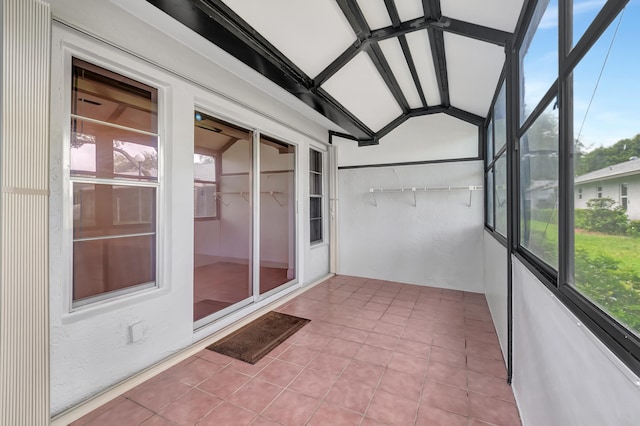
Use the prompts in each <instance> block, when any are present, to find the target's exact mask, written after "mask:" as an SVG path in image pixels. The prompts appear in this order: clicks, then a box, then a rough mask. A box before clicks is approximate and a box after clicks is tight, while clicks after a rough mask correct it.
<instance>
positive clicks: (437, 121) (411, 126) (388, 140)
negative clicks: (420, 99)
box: [333, 114, 478, 166]
mask: <svg viewBox="0 0 640 426" xmlns="http://www.w3.org/2000/svg"><path fill="white" fill-rule="evenodd" d="M333 140H334V142H333V144H334V145H336V146H338V150H339V159H340V163H339V165H340V166H358V165H367V164H390V163H405V162H414V161H427V160H450V159H453V158H475V157H477V156H478V128H477V127H476V126H473V125H471V124H469V123H466V122H464V121H461V120H458V119H457V118H453V117H450V116H448V115H446V114H433V115H425V116H422V117H414V118H410V119H409V120H407V121H405V122H404V123H402V124H401V125H400V126H398V127H397V128H395V129H394V130H393V131H391V133H389V134H388V135H386V136H385V137H383V138H382V139H381V140H380V143H379V144H378V145H371V146H363V147H358V144H357V142H354V141H351V140H347V139H342V138H339V137H335V138H334V139H333Z"/></svg>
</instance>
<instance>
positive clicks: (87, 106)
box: [71, 58, 158, 133]
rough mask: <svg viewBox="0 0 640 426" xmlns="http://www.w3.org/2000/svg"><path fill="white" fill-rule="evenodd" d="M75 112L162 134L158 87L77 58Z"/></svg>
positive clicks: (75, 68) (73, 101)
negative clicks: (159, 120)
mask: <svg viewBox="0 0 640 426" xmlns="http://www.w3.org/2000/svg"><path fill="white" fill-rule="evenodd" d="M72 83H73V88H72V98H71V113H72V114H75V115H79V116H82V117H87V118H92V119H94V120H99V121H102V122H107V123H113V124H117V125H119V126H125V127H130V128H132V129H137V130H144V131H146V132H150V133H158V109H157V100H158V90H157V89H155V88H153V87H150V86H147V85H146V84H143V83H140V82H138V81H135V80H132V79H130V78H127V77H124V76H121V75H118V74H116V73H114V72H111V71H108V70H106V69H104V68H100V67H98V66H96V65H93V64H90V63H88V62H85V61H82V60H80V59H77V58H73V80H72Z"/></svg>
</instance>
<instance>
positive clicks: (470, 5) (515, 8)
mask: <svg viewBox="0 0 640 426" xmlns="http://www.w3.org/2000/svg"><path fill="white" fill-rule="evenodd" d="M523 3H524V0H509V1H504V0H483V1H478V0H440V8H441V10H442V15H443V16H447V17H449V18H454V19H458V20H460V21H466V22H471V23H474V24H478V25H483V26H485V27H491V28H496V29H499V30H503V31H508V32H510V33H512V32H513V30H514V29H515V27H516V23H517V22H518V17H519V16H520V10H521V9H522V4H523Z"/></svg>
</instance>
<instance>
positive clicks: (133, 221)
mask: <svg viewBox="0 0 640 426" xmlns="http://www.w3.org/2000/svg"><path fill="white" fill-rule="evenodd" d="M157 111H158V90H157V89H155V88H153V87H150V86H147V85H145V84H143V83H140V82H138V81H135V80H132V79H130V78H127V77H124V76H122V75H119V74H116V73H114V72H111V71H108V70H106V69H104V68H101V67H98V66H95V65H92V64H90V63H88V62H85V61H82V60H80V59H77V58H73V59H72V90H71V133H70V134H71V138H70V146H69V150H70V166H71V171H70V182H71V186H72V193H73V206H72V208H73V213H72V215H73V256H72V257H73V284H72V293H73V294H72V306H73V307H78V306H82V305H85V304H87V303H91V302H94V301H98V300H102V299H104V298H108V297H112V296H116V295H120V294H123V293H127V292H131V291H133V290H135V289H138V288H140V287H144V288H147V287H149V286H154V285H155V281H156V245H157V233H156V210H157V196H158V189H159V182H158V118H157V117H158V113H157Z"/></svg>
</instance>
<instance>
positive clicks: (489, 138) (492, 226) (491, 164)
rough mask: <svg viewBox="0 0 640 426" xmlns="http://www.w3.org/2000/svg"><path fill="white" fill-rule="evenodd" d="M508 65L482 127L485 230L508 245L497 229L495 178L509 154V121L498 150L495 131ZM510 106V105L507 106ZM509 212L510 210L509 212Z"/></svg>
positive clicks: (501, 75)
mask: <svg viewBox="0 0 640 426" xmlns="http://www.w3.org/2000/svg"><path fill="white" fill-rule="evenodd" d="M506 85H507V79H506V66H505V67H503V69H502V73H501V74H500V78H499V79H498V84H497V86H496V90H495V92H494V94H493V99H492V101H491V107H490V108H489V114H488V115H487V118H486V119H485V121H484V125H483V127H482V132H481V134H482V138H483V141H482V145H483V146H482V148H483V149H482V153H483V158H484V185H485V186H484V187H485V191H484V194H485V210H484V217H485V220H484V226H485V230H486V231H487V232H489V233H490V234H491V235H492V236H493V237H494V238H495V239H496V240H497V241H498V242H500V244H502V245H503V246H505V247H507V236H506V235H503V234H502V233H501V232H499V231H498V229H496V223H497V222H496V217H497V216H496V179H495V166H496V163H497V161H498V160H499V159H501V157H502V156H503V155H507V145H508V144H509V141H508V140H509V138H508V133H509V132H508V129H509V127H508V122H507V135H506V137H507V141H506V143H505V144H504V145H503V146H502V147H498V148H499V149H498V151H497V152H496V145H495V139H496V132H495V107H496V104H497V102H498V97H499V96H500V93H501V92H502V89H503V87H504V89H505V95H506ZM507 108H508V107H507ZM489 146H490V147H491V151H490V152H491V154H492V156H491V158H488V157H487V155H488V153H489V149H488V148H489ZM489 174H493V188H492V189H493V190H492V191H489V190H488V185H489ZM507 180H508V179H507ZM489 194H491V195H492V197H491V199H489ZM508 195H509V191H508V190H507V197H508ZM489 203H491V206H492V207H493V208H492V209H490V208H489ZM490 212H491V213H492V217H491V220H490V219H489V213H490ZM507 214H508V212H507ZM507 233H508V225H507Z"/></svg>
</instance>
